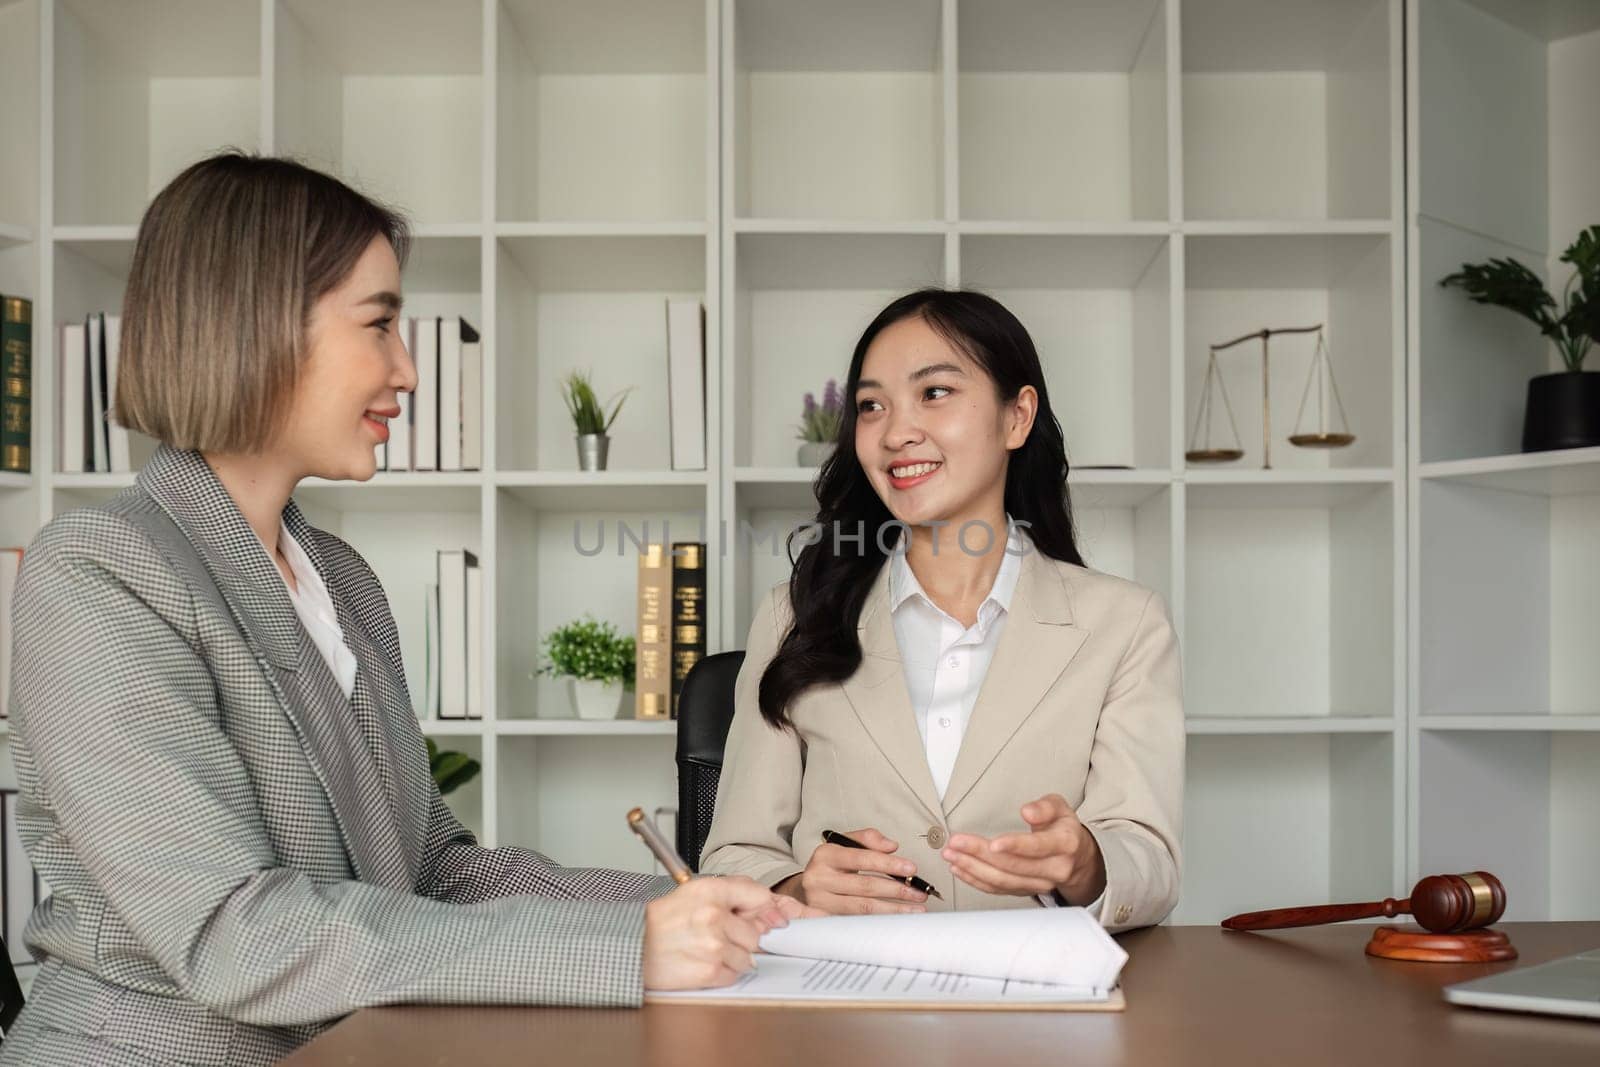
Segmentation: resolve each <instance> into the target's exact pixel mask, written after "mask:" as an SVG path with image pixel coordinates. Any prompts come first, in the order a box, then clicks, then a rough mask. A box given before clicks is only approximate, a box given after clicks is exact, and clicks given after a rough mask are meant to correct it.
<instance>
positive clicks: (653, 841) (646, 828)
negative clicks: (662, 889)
mask: <svg viewBox="0 0 1600 1067" xmlns="http://www.w3.org/2000/svg"><path fill="white" fill-rule="evenodd" d="M628 828H629V829H631V830H632V831H633V832H634V833H636V834H638V835H639V840H641V841H643V842H644V843H645V847H647V848H648V849H649V850H650V851H651V852H653V853H654V854H655V857H656V859H657V860H658V861H660V863H661V866H663V867H665V868H666V869H667V874H669V875H671V876H672V880H673V881H674V882H677V883H678V884H679V885H682V884H683V883H685V882H687V881H688V880H689V879H691V878H693V877H694V874H693V872H691V871H690V870H689V865H688V864H687V863H685V862H683V857H682V856H680V855H678V850H677V849H675V848H673V847H672V846H671V845H670V844H668V843H667V839H666V838H665V837H662V836H661V831H660V830H658V829H656V824H655V823H653V822H651V821H650V816H648V815H646V814H645V813H644V809H643V808H634V809H633V810H632V811H630V812H628Z"/></svg>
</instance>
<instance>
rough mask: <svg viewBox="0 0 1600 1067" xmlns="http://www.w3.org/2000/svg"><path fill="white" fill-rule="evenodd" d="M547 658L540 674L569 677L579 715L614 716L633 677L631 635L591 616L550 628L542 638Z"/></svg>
mask: <svg viewBox="0 0 1600 1067" xmlns="http://www.w3.org/2000/svg"><path fill="white" fill-rule="evenodd" d="M544 654H545V658H546V659H547V660H548V661H549V662H548V663H547V664H546V665H545V666H543V667H541V668H539V673H540V674H548V675H552V676H554V677H558V678H562V677H564V678H568V679H570V680H571V688H572V707H573V711H574V713H575V714H576V715H577V716H578V718H580V719H614V718H616V717H617V712H618V709H619V708H620V707H621V704H622V694H623V692H624V691H625V690H626V688H627V686H628V683H630V682H632V681H633V669H634V644H633V638H632V636H625V635H623V634H619V633H618V632H617V628H616V627H615V626H613V625H611V623H609V622H600V621H598V620H597V619H595V618H594V617H592V616H589V615H585V616H584V617H583V618H582V619H579V620H577V621H575V622H569V623H567V624H566V625H565V626H559V627H557V628H556V629H554V630H551V631H550V632H549V633H548V634H546V635H545V638H544Z"/></svg>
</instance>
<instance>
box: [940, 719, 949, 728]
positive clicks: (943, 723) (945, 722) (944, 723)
mask: <svg viewBox="0 0 1600 1067" xmlns="http://www.w3.org/2000/svg"><path fill="white" fill-rule="evenodd" d="M939 725H940V726H943V727H944V728H945V729H947V730H948V729H949V728H950V720H949V719H948V718H940V720H939Z"/></svg>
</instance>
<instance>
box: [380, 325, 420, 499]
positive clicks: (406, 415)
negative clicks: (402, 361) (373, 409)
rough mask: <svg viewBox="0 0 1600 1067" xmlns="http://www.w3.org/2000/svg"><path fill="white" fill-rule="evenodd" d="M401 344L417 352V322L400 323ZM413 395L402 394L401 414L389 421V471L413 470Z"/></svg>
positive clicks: (400, 398)
mask: <svg viewBox="0 0 1600 1067" xmlns="http://www.w3.org/2000/svg"><path fill="white" fill-rule="evenodd" d="M399 329H400V343H401V344H403V345H405V346H406V351H407V352H408V353H415V352H416V350H417V342H416V332H417V320H416V319H413V318H404V319H401V320H400V322H399ZM412 395H413V394H411V393H401V394H400V396H399V398H398V400H399V404H400V414H399V416H398V417H397V418H393V419H390V420H389V451H388V456H387V458H388V461H389V465H388V469H389V470H392V471H408V470H410V469H411V407H412V404H411V401H412Z"/></svg>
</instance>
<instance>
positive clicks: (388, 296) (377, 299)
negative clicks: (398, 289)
mask: <svg viewBox="0 0 1600 1067" xmlns="http://www.w3.org/2000/svg"><path fill="white" fill-rule="evenodd" d="M368 304H377V305H378V306H380V307H385V308H388V309H389V310H390V311H399V310H400V304H401V299H400V294H399V293H391V292H389V290H387V289H385V290H384V291H383V292H381V293H373V294H372V295H371V296H369V297H367V298H366V299H365V300H363V301H361V303H360V304H358V305H357V306H358V307H365V306H366V305H368Z"/></svg>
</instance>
